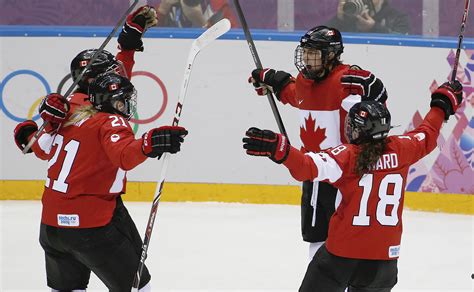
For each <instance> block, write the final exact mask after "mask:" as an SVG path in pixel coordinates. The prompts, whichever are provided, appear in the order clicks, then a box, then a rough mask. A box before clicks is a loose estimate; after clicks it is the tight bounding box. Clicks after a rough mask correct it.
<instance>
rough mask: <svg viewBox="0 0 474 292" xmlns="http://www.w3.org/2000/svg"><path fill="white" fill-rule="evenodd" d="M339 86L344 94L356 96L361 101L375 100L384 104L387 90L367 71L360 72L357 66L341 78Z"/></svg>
mask: <svg viewBox="0 0 474 292" xmlns="http://www.w3.org/2000/svg"><path fill="white" fill-rule="evenodd" d="M341 84H342V87H343V90H344V92H345V93H346V94H348V95H349V94H358V95H360V96H361V97H362V100H363V101H366V100H375V101H378V102H381V103H385V101H386V100H387V90H386V89H385V86H384V85H383V83H382V81H380V79H378V78H376V77H375V76H374V74H372V73H370V72H369V71H366V70H362V69H360V67H358V66H351V68H350V69H349V70H348V71H347V72H346V73H344V75H342V77H341Z"/></svg>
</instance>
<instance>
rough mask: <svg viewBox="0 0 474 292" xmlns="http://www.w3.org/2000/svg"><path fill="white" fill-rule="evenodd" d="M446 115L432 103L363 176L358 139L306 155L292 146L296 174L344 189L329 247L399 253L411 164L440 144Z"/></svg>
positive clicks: (347, 253)
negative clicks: (359, 169) (421, 118)
mask: <svg viewBox="0 0 474 292" xmlns="http://www.w3.org/2000/svg"><path fill="white" fill-rule="evenodd" d="M443 118H444V113H443V111H442V110H440V109H438V108H432V109H431V110H430V112H429V113H428V114H427V116H426V117H425V119H424V121H423V123H422V124H421V125H420V126H419V127H418V128H416V129H414V130H413V131H411V132H409V133H407V134H405V135H402V136H390V137H388V138H387V147H386V150H385V152H384V154H383V155H382V156H381V157H380V159H379V160H378V162H377V163H376V164H375V165H373V167H372V170H371V172H370V173H367V174H365V175H363V176H359V175H357V174H356V173H355V163H356V160H357V155H358V153H359V151H360V149H359V146H357V145H353V144H342V145H339V146H337V147H334V148H330V149H328V150H326V151H323V152H320V153H307V154H306V155H303V154H302V153H301V152H299V151H298V150H296V149H294V148H292V149H291V151H290V155H289V156H288V159H287V161H285V162H284V164H285V165H286V166H287V167H288V169H289V170H290V172H291V174H292V175H293V176H294V177H295V178H296V179H298V180H301V181H303V180H307V179H311V180H314V181H326V182H329V183H331V184H333V185H334V186H335V187H337V188H338V189H339V191H340V192H341V194H342V201H341V203H340V205H339V207H338V208H337V210H336V212H335V213H334V215H333V216H332V217H331V221H330V223H329V232H328V238H327V241H326V247H327V249H328V251H329V252H331V253H332V254H335V255H337V256H341V257H347V258H357V259H374V260H387V259H395V258H398V256H399V251H400V241H401V235H402V227H403V226H402V209H403V202H404V193H405V185H406V177H407V173H408V169H409V166H410V165H411V164H413V163H415V162H416V161H418V160H419V159H421V158H423V157H424V156H426V155H427V154H428V153H430V152H431V151H432V150H433V149H434V148H435V147H436V139H437V137H438V135H439V130H440V128H441V125H442V122H443Z"/></svg>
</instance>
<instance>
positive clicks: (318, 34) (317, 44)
mask: <svg viewBox="0 0 474 292" xmlns="http://www.w3.org/2000/svg"><path fill="white" fill-rule="evenodd" d="M311 49H313V50H315V51H320V52H321V53H320V54H321V55H320V58H321V65H322V68H321V69H320V70H315V69H314V68H312V66H311V65H310V64H307V63H308V62H307V60H305V56H304V52H305V50H308V51H309V50H311ZM343 51H344V46H343V44H342V36H341V33H340V32H339V30H337V29H335V28H332V27H327V26H323V25H321V26H316V27H314V28H312V29H310V30H309V31H308V32H306V33H305V34H304V35H303V36H302V37H301V40H300V44H299V45H298V47H296V50H295V66H296V68H297V69H298V71H299V72H301V73H302V74H303V76H304V77H305V78H307V79H313V80H316V81H319V80H323V79H324V78H326V77H327V75H328V74H329V72H330V70H329V68H328V67H330V65H333V64H337V63H339V62H340V61H339V58H340V56H341V54H342V52H343ZM331 53H333V55H332V57H331V58H330V54H331Z"/></svg>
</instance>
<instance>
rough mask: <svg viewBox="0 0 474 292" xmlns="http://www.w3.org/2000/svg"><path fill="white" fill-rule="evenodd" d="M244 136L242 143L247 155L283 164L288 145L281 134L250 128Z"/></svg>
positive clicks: (288, 150)
mask: <svg viewBox="0 0 474 292" xmlns="http://www.w3.org/2000/svg"><path fill="white" fill-rule="evenodd" d="M245 135H246V136H247V137H244V138H243V139H242V141H243V142H244V149H247V151H246V152H247V154H248V155H252V156H266V157H269V158H270V159H271V160H273V161H274V162H276V163H283V162H284V161H285V160H286V158H287V157H288V153H289V152H290V144H289V143H288V139H286V137H285V136H283V135H282V134H277V133H274V132H272V131H270V130H260V129H258V128H250V129H248V130H247V132H246V133H245Z"/></svg>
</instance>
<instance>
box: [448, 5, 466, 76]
mask: <svg viewBox="0 0 474 292" xmlns="http://www.w3.org/2000/svg"><path fill="white" fill-rule="evenodd" d="M469 2H470V0H466V2H465V5H464V13H463V15H462V20H461V31H460V32H459V38H458V48H457V50H456V57H455V58H454V64H453V73H452V74H451V82H454V80H456V75H457V73H458V64H459V56H460V55H461V45H462V40H463V38H464V29H465V28H466V22H467V15H468V14H469Z"/></svg>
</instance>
